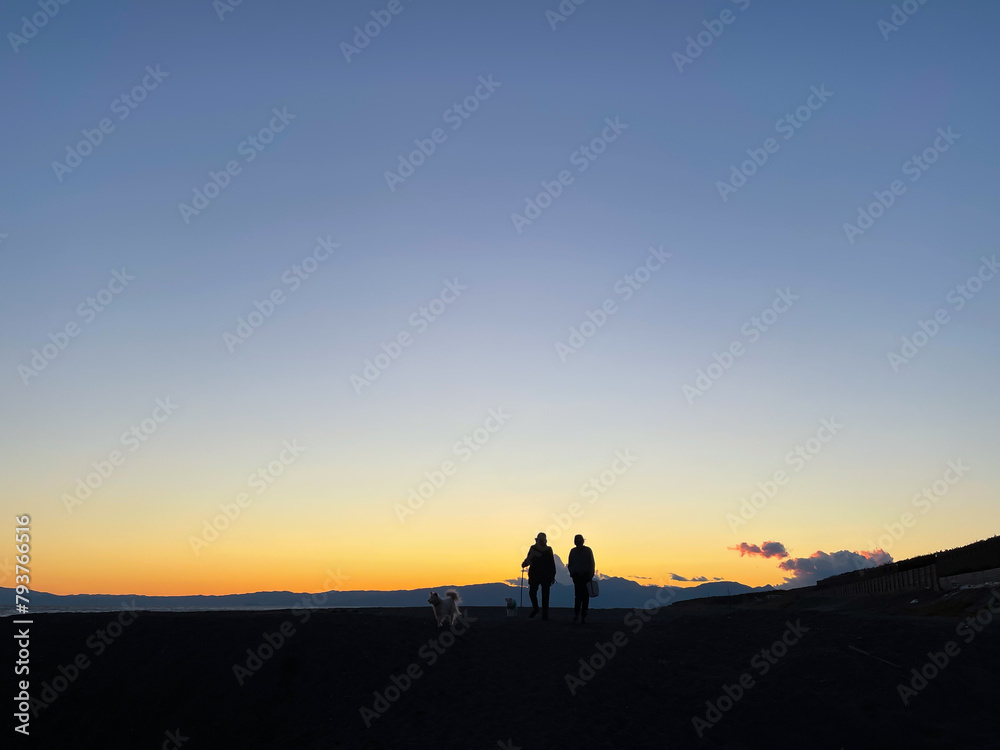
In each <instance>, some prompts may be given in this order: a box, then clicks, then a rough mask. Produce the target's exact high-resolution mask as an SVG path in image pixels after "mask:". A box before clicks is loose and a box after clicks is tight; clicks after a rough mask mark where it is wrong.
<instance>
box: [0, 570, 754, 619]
mask: <svg viewBox="0 0 1000 750" xmlns="http://www.w3.org/2000/svg"><path fill="white" fill-rule="evenodd" d="M449 588H454V589H455V590H457V591H458V592H459V595H460V596H461V598H462V601H463V602H464V603H465V604H466V605H468V606H471V607H488V606H498V607H499V606H503V604H504V600H505V599H506V597H509V596H510V597H514V598H515V599H517V600H518V601H520V593H519V591H518V587H517V586H510V585H508V584H506V583H477V584H473V585H471V586H451V585H448V584H443V585H441V586H435V587H432V588H421V589H411V590H405V591H327V592H321V593H318V594H308V593H295V592H292V591H258V592H255V593H252V594H227V595H223V596H202V595H196V596H141V595H115V594H70V595H65V596H62V595H59V594H48V593H45V592H41V591H32V592H31V594H30V595H29V597H28V598H29V599H30V602H31V604H30V609H31V611H33V612H37V611H40V609H41V608H46V609H49V608H52V609H66V610H75V609H79V610H88V609H89V610H117V609H121V608H122V603H123V602H128V603H129V606H132V602H133V601H134V602H135V604H134V606H136V607H138V608H139V609H147V610H150V609H159V610H170V609H248V608H255V607H276V608H292V607H302V606H305V607H419V606H423V605H426V604H427V596H428V593H429V592H430V591H438V592H443V591H444V590H445V589H449ZM524 588H525V591H524V606H526V607H527V606H530V605H529V603H528V591H527V588H528V585H527V583H525V586H524ZM771 588H772V587H770V586H763V587H760V588H753V587H751V586H747V585H745V584H742V583H735V582H732V581H712V582H709V583H702V584H700V585H698V586H692V587H690V588H680V587H678V586H664V587H662V588H661V587H657V586H644V585H643V584H640V583H638V582H636V581H632V580H629V579H627V578H613V577H611V578H602V579H601V595H600V596H599V597H598V598H596V599H592V600H591V606H592V607H594V608H629V607H643V606H646V605H647V602H649V601H650V600H651V599H652V600H653V603H652V604H650V605H649V606H654V605H655V603H656V598H655V597H656V593H657V591H660V592H661V593H660V597H661V599H663V600H668V601H669V602H670V603H673V602H679V601H686V600H688V599H701V598H704V597H708V596H726V595H727V594H745V593H748V592H752V591H770V590H771ZM0 596H2V601H5V602H13V601H14V590H13V589H8V588H0ZM551 606H553V607H572V606H573V587H572V586H569V585H565V584H561V583H556V585H555V586H553V587H552V593H551ZM0 611H2V612H3V613H4V614H10V610H9V608H7V607H4V608H3V609H2V610H0Z"/></svg>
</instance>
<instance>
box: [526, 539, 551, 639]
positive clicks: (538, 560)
mask: <svg viewBox="0 0 1000 750" xmlns="http://www.w3.org/2000/svg"><path fill="white" fill-rule="evenodd" d="M546 541H547V540H546V537H545V532H544V531H542V532H539V534H538V536H536V537H535V543H534V544H533V545H531V547H529V548H528V556H527V557H526V558H524V562H523V563H521V567H522V568H524V567H527V568H528V586H529V588H528V596H530V597H531V606H532V610H531V614H530V615H528V617H534V616H535V615H537V614H538V587H539V586H541V587H542V619H543V620H548V619H549V587H550V586H551V585H552V584H553V583H555V582H556V558H555V555H554V554H553V553H552V548H551V547H550V546H549V545H548V544H546Z"/></svg>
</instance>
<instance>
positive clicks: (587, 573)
mask: <svg viewBox="0 0 1000 750" xmlns="http://www.w3.org/2000/svg"><path fill="white" fill-rule="evenodd" d="M584 541H585V540H584V538H583V534H577V535H576V536H575V537H573V544H575V545H576V546H575V547H574V548H573V549H571V550H570V551H569V561H568V562H567V563H566V567H567V568H568V569H569V575H570V577H571V578H572V579H573V593H574V597H573V622H576V621H577V620H580V621H581V622H586V621H587V611H588V610H589V609H590V589H588V588H587V584H589V583H590V581H591V579H593V577H594V573H595V572H596V570H597V564H596V563H595V562H594V551H593V550H592V549H591V548H590V547H585V546H584V545H583V543H584Z"/></svg>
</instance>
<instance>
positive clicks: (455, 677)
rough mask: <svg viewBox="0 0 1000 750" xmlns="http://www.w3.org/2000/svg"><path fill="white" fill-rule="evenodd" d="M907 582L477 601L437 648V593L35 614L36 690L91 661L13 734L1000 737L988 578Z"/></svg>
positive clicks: (293, 742)
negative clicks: (569, 601) (723, 596)
mask: <svg viewBox="0 0 1000 750" xmlns="http://www.w3.org/2000/svg"><path fill="white" fill-rule="evenodd" d="M914 596H915V595H914V594H913V593H909V594H905V595H897V596H895V597H882V598H878V599H876V598H866V599H855V600H847V599H840V600H831V599H824V598H818V597H814V596H798V597H784V598H778V599H774V600H769V601H766V602H761V603H757V604H739V605H734V604H733V603H732V601H729V602H726V603H720V600H701V601H696V602H686V603H682V604H678V605H674V606H672V607H669V608H667V609H663V610H661V611H660V612H659V613H658V614H656V616H655V617H653V618H652V619H651V620H650V621H649V622H648V623H643V622H642V621H641V620H639V619H638V618H637V617H636V616H635V615H634V614H633V613H632V611H631V610H595V611H593V612H592V613H591V620H590V622H588V623H587V625H585V626H582V627H581V626H578V625H574V624H573V623H571V622H570V617H571V613H570V612H568V611H566V610H554V611H553V614H552V620H551V621H549V622H541V621H540V619H538V618H536V619H533V620H529V619H527V617H526V615H527V612H526V611H525V610H522V611H521V612H520V613H519V615H518V617H517V618H515V619H511V618H507V617H506V616H505V613H504V611H503V610H502V609H501V608H499V607H498V608H495V609H489V610H487V609H485V608H471V609H470V610H468V612H469V614H470V615H471V617H472V618H475V619H474V620H470V621H469V622H468V627H467V631H466V632H462V633H460V634H459V635H457V636H454V642H453V643H451V645H450V646H447V647H445V645H444V644H447V643H448V642H449V639H448V638H447V637H445V639H444V643H443V644H442V643H439V644H438V646H439V649H440V650H441V651H443V653H435V651H434V647H433V644H431V645H429V642H430V641H431V639H436V638H440V637H441V635H442V633H443V632H447V629H445V630H443V631H441V630H438V628H437V627H436V626H435V623H434V621H433V619H432V616H431V611H430V607H427V608H425V609H420V610H412V609H395V610H390V609H387V610H306V611H302V610H299V611H289V610H283V611H270V612H202V613H159V612H140V613H139V614H138V616H137V618H136V619H135V621H134V623H131V624H128V625H126V626H125V627H123V628H122V629H121V630H120V632H119V631H118V629H117V628H116V627H112V629H111V631H110V632H109V631H108V626H109V623H115V622H117V619H116V618H117V616H116V615H115V614H114V613H101V614H36V615H34V620H35V623H34V625H33V626H32V630H31V675H30V677H31V693H32V697H33V698H36V699H37V698H43V699H44V698H46V697H48V698H51V697H52V695H53V694H52V693H48V694H46V693H45V692H44V691H43V685H42V683H43V682H48V683H49V684H52V683H53V680H54V678H56V677H57V676H59V674H60V671H59V667H60V666H64V667H65V666H68V665H70V664H72V662H73V660H74V659H75V658H76V656H77V655H78V654H83V655H84V656H85V657H86V658H87V659H88V665H87V666H86V667H84V668H83V669H81V670H79V673H78V674H77V675H75V679H73V680H72V681H69V680H66V682H65V685H64V684H62V683H60V684H59V685H57V687H60V688H63V690H62V691H61V692H60V693H59V694H58V696H57V697H56V698H55V700H54V701H52V702H51V705H49V706H47V707H44V708H41V709H40V711H39V713H38V716H37V717H35V718H33V719H32V721H31V725H30V729H31V736H30V738H29V739H27V740H25V738H23V737H22V736H21V735H19V734H16V733H14V737H15V740H17V746H19V747H38V748H42V747H44V748H56V747H63V746H65V747H72V748H101V749H102V750H107V749H109V748H110V749H111V750H117V748H128V749H129V750H131V749H132V748H172V747H183V748H184V750H194V749H195V748H440V749H441V750H447V749H448V748H463V749H466V748H470V749H481V750H488V749H490V748H492V749H494V750H496V749H497V748H501V747H509V748H523V750H536V749H538V748H546V749H550V748H551V749H557V750H558V749H560V748H616V749H617V748H673V747H680V748H684V747H705V748H813V747H816V748H924V747H962V748H986V747H1000V738H998V726H1000V721H998V715H1000V712H998V707H1000V700H998V699H1000V614H996V615H993V614H991V615H990V617H991V618H992V620H991V621H990V622H988V624H985V625H980V626H979V627H980V628H981V632H978V633H977V632H975V631H974V630H971V629H970V630H968V631H965V630H963V631H961V632H960V633H956V627H957V626H959V625H960V624H961V622H962V619H963V617H967V616H969V615H970V614H971V615H974V614H975V613H976V612H977V611H980V612H987V613H988V612H989V610H984V609H983V607H985V605H986V604H987V601H988V599H989V597H990V592H989V591H985V590H979V591H963V592H959V593H958V594H957V595H953V596H950V597H948V598H946V599H942V594H941V593H939V592H938V593H932V592H924V593H921V594H919V595H916V596H918V597H919V599H920V600H921V602H920V603H919V604H910V603H909V602H910V600H911V599H913V598H914ZM997 597H998V598H997V599H996V600H994V606H995V607H997V609H998V612H1000V594H998V595H997ZM595 604H596V602H595ZM307 616H308V620H307V621H303V620H304V619H305V618H306V617H307ZM5 619H6V621H7V628H6V630H7V632H10V631H11V630H14V629H15V626H14V625H13V624H11V620H12V619H13V618H5ZM983 619H984V620H985V619H986V616H985V615H983ZM282 623H287V624H286V632H290V631H288V628H289V627H294V632H293V633H291V635H290V636H286V637H285V642H284V643H283V644H281V645H280V646H279V647H278V648H277V649H276V650H275V652H274V653H273V655H272V656H271V657H270V658H269V659H267V660H264V661H262V662H261V663H260V664H259V665H258V664H254V663H251V665H250V666H251V667H256V671H253V672H250V671H249V670H247V672H245V673H243V674H242V677H243V682H244V684H243V685H240V684H239V683H238V681H237V677H236V675H235V674H234V671H233V665H234V664H239V665H241V666H243V667H247V660H248V654H247V649H248V648H251V649H257V648H258V647H259V646H260V645H261V644H262V643H264V642H265V640H264V634H265V633H278V632H280V628H281V625H282ZM786 623H791V624H792V625H795V624H796V623H800V629H808V630H807V632H805V633H803V634H802V635H801V636H800V639H799V640H798V642H796V643H794V645H791V646H789V647H788V649H787V654H785V655H784V656H782V657H781V658H776V657H774V656H772V660H775V663H774V664H773V665H770V664H768V663H767V661H766V657H764V656H758V658H757V659H756V661H754V659H755V655H759V654H760V652H761V650H762V649H766V648H770V647H771V646H772V644H773V643H774V642H775V641H776V640H778V639H780V638H781V637H782V635H783V633H785V632H786V629H787V627H788V626H787V624H786ZM637 627H638V628H639V629H638V632H635V631H636V629H637ZM98 631H104V636H103V638H104V639H105V641H107V640H110V641H111V642H110V643H106V642H102V640H101V638H102V636H101V635H100V634H99V633H98ZM616 631H620V635H619V642H622V641H621V639H622V638H623V637H624V638H627V639H628V640H627V641H626V642H624V645H620V646H618V647H617V651H616V653H615V654H614V655H613V656H612V657H611V658H610V659H608V660H607V663H606V664H604V665H603V666H600V668H599V669H597V670H596V671H595V672H593V673H592V674H588V673H584V676H589V677H590V679H589V680H587V681H585V682H584V683H583V684H580V685H577V686H576V694H575V695H573V694H571V692H570V688H569V687H568V686H567V681H566V675H567V674H573V675H576V676H578V677H579V673H580V668H581V665H580V662H579V660H580V659H581V658H584V659H589V658H590V657H592V656H593V655H594V654H595V653H597V648H596V646H595V644H597V643H607V642H608V641H611V640H612V638H613V636H614V634H615V632H616ZM116 632H117V633H118V635H117V637H115V638H113V639H111V634H113V633H116ZM968 633H971V634H973V638H972V640H971V641H970V642H968V643H967V642H966V639H967V638H968ZM963 635H964V637H963ZM793 637H794V636H792V635H789V640H791V639H792V638H793ZM5 640H6V641H7V643H8V644H10V643H11V641H12V640H13V639H12V638H11V637H10V636H9V635H7V636H6V637H5ZM272 640H275V641H276V639H275V638H272ZM949 641H954V642H955V645H956V646H957V647H958V649H959V650H958V651H957V652H956V655H954V656H952V657H949V663H948V664H947V665H946V666H945V667H944V668H943V669H941V670H940V673H939V674H938V675H937V676H935V677H933V678H932V679H931V680H929V681H928V682H927V684H926V687H925V688H924V689H922V690H920V691H919V692H918V693H917V694H916V695H914V696H911V697H910V700H909V705H908V706H906V705H904V704H903V701H902V699H901V697H900V695H899V693H898V692H897V684H898V683H906V684H909V683H910V681H911V680H912V679H913V675H912V673H911V671H910V670H911V669H912V668H914V667H916V668H918V669H919V668H920V667H922V666H923V665H924V664H925V663H926V662H927V661H928V652H941V651H944V650H945V646H946V644H947V643H948V642H949ZM851 646H854V647H856V648H859V649H862V650H863V651H866V652H868V654H869V655H865V654H862V653H859V652H858V651H855V650H853V649H851V648H850V647H851ZM102 647H103V650H101V652H100V653H98V651H99V650H100V649H102ZM7 648H8V651H7V652H6V653H7V655H8V658H9V659H10V660H9V661H7V662H6V664H8V665H10V664H13V662H14V658H15V657H14V655H13V654H14V652H13V651H12V650H10V645H8V647H7ZM605 650H607V649H605ZM778 650H779V651H780V650H781V649H780V647H779V649H778ZM264 654H265V655H266V654H267V651H266V649H265V650H264ZM874 657H879V658H880V659H884V660H886V661H888V662H892V664H888V663H886V662H885V661H879V660H878V659H876V658H874ZM432 660H433V663H431V662H432ZM595 661H596V663H597V664H598V665H600V661H599V660H595ZM411 665H413V666H411ZM764 665H767V666H768V671H767V673H766V674H761V671H762V669H763V666H764ZM894 665H898V666H894ZM408 668H410V670H411V680H410V684H409V686H406V685H405V681H401V682H402V683H403V685H404V687H405V688H406V689H404V690H402V691H401V693H400V694H399V695H398V696H396V695H393V696H392V697H393V698H394V699H395V700H393V701H392V702H391V703H388V704H385V705H377V706H374V707H375V708H377V709H379V710H380V711H383V713H382V714H381V715H379V716H378V717H374V718H373V717H372V715H371V714H369V715H368V716H369V721H370V723H371V726H370V728H368V727H366V726H365V719H364V717H363V716H362V713H361V711H360V709H361V708H363V707H366V708H368V709H372V708H373V704H374V702H375V697H374V696H373V692H375V691H378V692H379V693H382V694H384V693H385V691H386V688H387V687H390V686H392V684H393V683H392V681H391V678H392V677H393V676H397V677H399V676H400V675H405V673H406V671H407V669H408ZM4 669H5V671H7V670H8V669H10V667H9V666H7V667H5V668H4ZM417 670H419V672H418V671H417ZM66 671H67V672H68V673H69V674H72V670H66ZM929 671H930V670H929ZM743 673H747V674H748V675H749V677H748V678H744V680H745V683H746V684H749V683H748V682H747V680H748V679H753V681H754V682H753V685H752V686H751V687H749V689H747V690H745V693H744V695H743V696H741V697H739V699H738V700H736V701H735V703H734V704H733V705H732V706H729V705H725V708H726V709H727V710H726V711H725V712H724V713H721V714H720V715H714V714H713V716H711V717H709V718H714V719H715V721H714V723H713V725H712V726H711V727H708V726H707V725H703V726H702V729H703V735H704V736H703V737H701V738H699V736H698V733H697V732H696V730H695V727H694V725H693V723H692V717H695V716H697V717H699V718H701V719H705V718H706V712H707V711H708V708H707V706H706V701H712V702H713V703H717V702H718V700H719V698H720V697H722V696H725V693H724V692H723V689H724V685H727V686H732V685H737V684H738V683H739V681H740V677H741V675H742V674H743ZM7 674H10V672H9V671H8V672H7ZM412 675H416V677H415V678H414V677H412ZM390 692H391V691H390ZM730 692H731V693H733V694H736V692H737V691H736V690H735V689H733V688H731V689H730ZM14 694H16V690H15V691H12V693H10V695H14ZM11 703H12V701H10V700H8V704H7V705H8V706H10V705H11ZM723 703H724V704H725V701H723ZM8 716H10V714H8ZM8 726H9V727H10V728H9V729H8V732H12V728H13V719H12V718H9V719H8ZM168 732H169V733H172V734H168ZM181 738H186V739H181ZM178 739H180V744H179V745H178V744H177V740H178ZM508 741H509V742H510V744H508ZM5 744H6V743H5ZM8 746H10V745H8Z"/></svg>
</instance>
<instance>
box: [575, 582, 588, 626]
mask: <svg viewBox="0 0 1000 750" xmlns="http://www.w3.org/2000/svg"><path fill="white" fill-rule="evenodd" d="M585 590H586V584H585V583H584V582H583V581H581V580H580V579H579V578H574V579H573V622H576V621H577V620H578V619H579V618H580V607H581V606H582V604H583V593H584V591H585ZM586 616H587V615H586V614H584V617H586Z"/></svg>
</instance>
